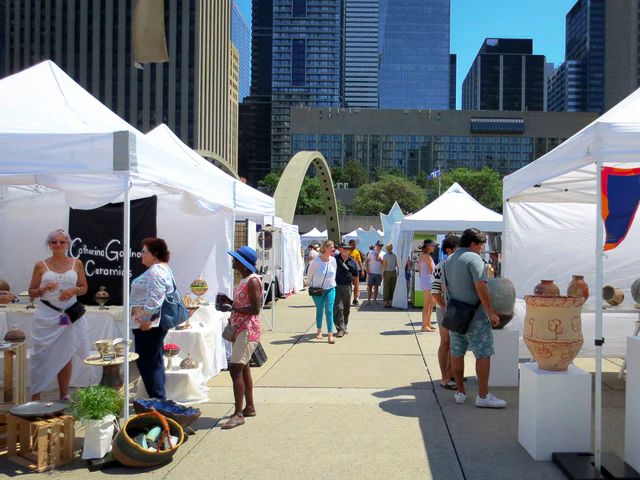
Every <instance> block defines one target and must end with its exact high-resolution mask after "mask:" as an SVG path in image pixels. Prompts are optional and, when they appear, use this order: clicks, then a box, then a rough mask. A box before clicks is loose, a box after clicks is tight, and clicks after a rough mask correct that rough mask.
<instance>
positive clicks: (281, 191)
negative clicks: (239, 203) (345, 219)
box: [273, 152, 340, 245]
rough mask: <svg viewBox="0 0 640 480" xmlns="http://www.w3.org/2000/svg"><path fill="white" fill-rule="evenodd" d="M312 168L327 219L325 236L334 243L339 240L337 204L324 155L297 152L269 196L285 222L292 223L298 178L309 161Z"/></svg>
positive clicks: (304, 173) (298, 187)
mask: <svg viewBox="0 0 640 480" xmlns="http://www.w3.org/2000/svg"><path fill="white" fill-rule="evenodd" d="M312 164H313V166H314V167H315V169H316V176H317V177H318V180H320V188H321V189H322V198H323V200H324V214H325V217H326V220H327V236H328V237H329V240H333V242H334V243H335V244H336V245H338V244H339V243H340V222H339V220H338V204H337V202H336V192H335V191H334V190H333V181H332V180H331V171H330V170H329V165H327V161H326V160H325V158H324V156H323V155H322V154H321V153H320V152H298V153H296V154H295V155H294V156H293V158H292V159H291V160H290V161H289V164H288V165H287V167H286V168H285V169H284V172H282V176H281V177H280V181H279V182H278V186H277V187H276V193H275V194H274V195H273V198H274V199H275V201H276V215H277V216H278V217H280V218H282V219H283V220H284V221H285V222H287V223H293V215H294V214H295V212H296V205H297V204H298V196H299V195H300V188H301V187H302V181H303V180H304V177H305V175H306V173H307V170H308V169H309V166H310V165H312Z"/></svg>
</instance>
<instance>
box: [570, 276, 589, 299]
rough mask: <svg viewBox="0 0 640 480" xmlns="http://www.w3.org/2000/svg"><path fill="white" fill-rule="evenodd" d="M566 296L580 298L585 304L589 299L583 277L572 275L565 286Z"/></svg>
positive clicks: (587, 288) (587, 287)
mask: <svg viewBox="0 0 640 480" xmlns="http://www.w3.org/2000/svg"><path fill="white" fill-rule="evenodd" d="M567 296H569V297H582V298H584V301H585V302H586V301H587V299H588V298H589V285H587V282H585V281H584V275H573V277H572V279H571V283H569V285H568V286H567Z"/></svg>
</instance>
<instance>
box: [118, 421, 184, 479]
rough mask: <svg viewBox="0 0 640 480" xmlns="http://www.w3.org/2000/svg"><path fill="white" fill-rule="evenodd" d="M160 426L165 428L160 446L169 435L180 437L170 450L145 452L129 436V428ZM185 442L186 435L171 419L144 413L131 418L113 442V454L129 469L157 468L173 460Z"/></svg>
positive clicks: (159, 442)
mask: <svg viewBox="0 0 640 480" xmlns="http://www.w3.org/2000/svg"><path fill="white" fill-rule="evenodd" d="M158 425H160V426H162V428H163V432H162V434H161V435H160V438H159V440H158V445H160V444H161V443H162V442H163V441H164V438H165V437H167V436H168V435H173V436H174V437H178V443H177V444H176V445H173V447H172V448H171V449H170V450H162V451H158V452H152V451H150V450H145V449H143V448H142V447H141V446H140V445H138V444H137V443H135V442H134V441H133V439H132V438H131V437H129V435H128V434H127V428H129V427H155V426H158ZM183 441H184V433H183V431H182V427H181V426H180V425H178V424H177V423H176V422H175V421H173V420H171V419H170V418H165V417H163V416H162V415H160V414H159V413H158V412H156V411H155V410H154V411H152V412H149V413H143V414H141V415H134V416H133V417H131V418H130V419H129V420H128V421H127V423H125V424H124V427H123V428H122V430H120V431H119V432H118V434H117V435H116V438H115V439H114V440H113V450H112V452H113V456H114V457H116V460H118V461H119V462H120V463H121V464H123V465H126V466H127V467H155V466H156V465H160V464H162V463H166V462H168V461H169V460H171V457H173V455H174V454H175V453H176V451H177V450H178V447H179V446H180V445H182V442H183Z"/></svg>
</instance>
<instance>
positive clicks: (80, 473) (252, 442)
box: [0, 292, 625, 480]
mask: <svg viewBox="0 0 640 480" xmlns="http://www.w3.org/2000/svg"><path fill="white" fill-rule="evenodd" d="M314 316H315V309H314V307H313V304H312V301H311V298H310V297H309V296H308V295H307V293H306V292H302V293H300V294H298V295H294V296H291V297H289V298H287V299H285V300H280V301H279V302H277V305H276V324H275V329H276V333H273V332H265V333H264V335H263V340H262V343H263V346H264V348H265V351H266V352H267V354H268V356H269V361H268V362H267V363H266V365H264V366H263V367H261V368H256V369H252V373H253V378H254V382H255V399H256V408H257V411H258V416H257V417H255V418H248V419H247V420H246V424H245V425H244V426H241V427H238V428H236V429H233V430H230V431H223V430H221V429H220V428H219V427H220V425H221V423H223V422H221V418H223V417H226V416H228V415H230V414H231V413H232V411H233V405H232V402H233V395H232V389H231V381H230V379H229V375H228V373H227V372H221V374H220V375H219V376H218V377H215V378H213V379H212V380H211V381H210V382H209V385H210V386H211V387H212V388H211V390H210V395H209V397H210V403H207V404H203V405H199V407H200V408H201V409H202V410H203V415H202V417H201V419H200V420H199V421H198V422H197V423H196V424H195V427H196V429H197V430H198V432H197V434H196V435H192V436H191V437H190V438H189V440H188V442H187V443H185V445H184V446H183V447H181V449H180V450H179V452H178V454H177V455H176V457H175V458H174V460H173V461H172V462H171V463H170V464H168V465H165V466H163V467H160V468H157V469H155V470H133V469H124V468H122V469H120V468H117V469H110V470H105V471H104V472H95V473H92V472H88V470H87V469H86V468H85V466H84V464H83V463H82V462H80V461H77V462H76V463H75V464H74V465H73V466H70V467H66V468H63V469H61V470H60V471H56V472H54V473H53V474H52V475H51V476H52V477H55V478H58V477H60V478H86V477H95V476H102V475H105V474H116V475H118V474H136V475H137V476H141V477H143V478H146V477H148V478H152V477H153V479H154V480H158V479H165V478H166V479H187V478H192V479H208V478H211V479H213V478H215V479H260V480H268V479H282V478H295V479H334V478H353V479H359V478H362V479H383V478H393V479H410V478H420V479H431V478H432V479H439V480H445V479H447V480H448V479H453V480H458V479H467V480H472V479H478V480H480V479H482V480H486V479H492V480H498V479H505V480H506V479H550V480H553V479H562V478H565V477H564V476H563V475H562V474H561V473H560V471H559V470H558V469H557V468H556V467H555V465H553V464H552V463H550V462H536V461H534V460H533V459H532V458H531V457H530V456H529V454H528V453H527V452H526V451H525V450H524V448H522V447H521V446H520V444H519V443H518V390H517V389H494V390H493V392H494V393H495V394H496V395H497V396H498V397H500V398H504V399H505V400H507V401H508V402H509V404H508V406H507V408H506V409H504V410H486V409H478V408H476V407H475V406H474V399H475V395H476V393H477V382H476V381H475V377H474V370H473V364H474V361H473V358H472V357H471V356H468V357H467V364H468V368H467V375H468V377H469V381H468V387H469V388H468V390H469V398H468V399H467V403H466V404H464V405H457V404H455V402H454V401H453V392H451V391H449V390H445V389H443V388H440V387H439V386H438V383H439V380H440V378H439V377H440V374H439V368H438V363H437V356H436V353H437V347H438V343H439V337H438V334H437V333H420V332H419V329H420V312H419V311H418V310H409V311H408V312H407V311H399V310H388V309H383V308H382V302H380V305H379V306H377V307H375V306H374V307H361V308H360V309H359V310H358V311H352V315H351V320H350V322H349V331H350V333H349V335H347V336H345V337H344V338H341V339H337V340H336V344H335V345H329V344H328V343H327V340H326V333H325V338H324V340H323V341H320V340H316V339H315V332H316V328H315V320H314V318H315V317H314ZM325 332H326V329H325ZM576 363H577V364H578V366H580V367H581V368H585V369H587V370H590V371H593V370H594V368H593V361H590V360H579V361H577V362H576ZM616 363H617V361H616ZM616 363H614V362H612V361H609V360H607V361H605V368H604V370H605V372H606V373H605V374H604V383H605V385H604V392H603V399H604V405H605V409H604V412H603V418H604V422H603V424H604V432H603V447H604V448H603V451H605V452H606V451H614V452H616V453H617V454H618V455H620V456H622V455H623V453H624V452H623V441H624V394H625V392H624V382H623V381H620V380H618V379H617V377H616V376H615V373H614V372H617V370H618V368H619V366H618V365H617V364H616ZM0 465H1V466H0V473H3V474H8V475H12V476H13V475H15V474H16V472H17V471H18V468H17V466H14V465H13V464H10V463H9V462H7V461H6V460H4V459H2V457H0Z"/></svg>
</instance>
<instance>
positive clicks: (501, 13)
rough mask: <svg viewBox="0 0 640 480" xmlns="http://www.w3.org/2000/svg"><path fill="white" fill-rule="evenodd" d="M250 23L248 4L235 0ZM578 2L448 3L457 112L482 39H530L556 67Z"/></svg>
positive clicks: (503, 0)
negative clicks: (566, 27)
mask: <svg viewBox="0 0 640 480" xmlns="http://www.w3.org/2000/svg"><path fill="white" fill-rule="evenodd" d="M235 1H236V3H237V5H238V7H239V8H240V10H241V11H242V13H244V15H245V17H246V18H247V19H248V20H250V19H251V0H235ZM576 1H577V0H535V1H530V0H451V53H455V54H457V55H458V78H457V83H458V95H457V98H458V108H460V90H461V86H462V81H463V80H464V77H465V76H466V75H467V72H468V71H469V67H470V66H471V62H472V61H473V59H474V58H475V56H476V54H477V53H478V50H479V49H480V45H482V42H483V41H484V39H485V38H490V37H495V38H532V39H533V50H534V53H536V54H540V55H546V57H547V62H551V63H554V64H555V65H556V66H557V65H560V64H561V63H562V62H563V61H564V19H565V15H566V14H567V12H568V11H569V10H570V9H571V7H573V5H575V3H576Z"/></svg>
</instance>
